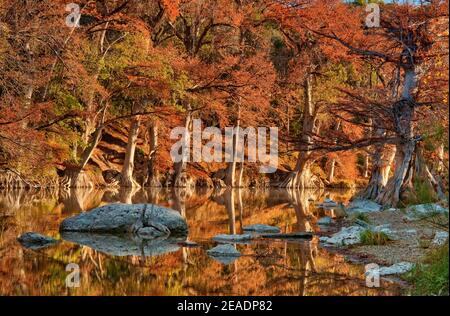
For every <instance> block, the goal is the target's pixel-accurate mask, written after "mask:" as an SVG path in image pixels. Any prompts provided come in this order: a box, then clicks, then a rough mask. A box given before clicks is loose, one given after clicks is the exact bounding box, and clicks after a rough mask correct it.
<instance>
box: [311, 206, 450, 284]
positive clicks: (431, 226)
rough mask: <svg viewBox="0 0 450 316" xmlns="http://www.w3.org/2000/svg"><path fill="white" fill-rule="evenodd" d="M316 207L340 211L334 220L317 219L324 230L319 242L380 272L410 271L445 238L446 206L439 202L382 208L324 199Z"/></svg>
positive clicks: (445, 239) (446, 232)
mask: <svg viewBox="0 0 450 316" xmlns="http://www.w3.org/2000/svg"><path fill="white" fill-rule="evenodd" d="M319 207H322V208H324V209H333V210H335V209H336V210H339V214H341V217H340V218H336V219H335V220H333V219H331V218H329V219H327V220H324V219H321V220H320V221H319V226H320V227H322V228H323V231H326V232H325V233H323V236H322V237H321V238H320V242H321V244H322V245H323V246H324V247H327V248H331V249H333V250H335V251H338V252H341V253H343V254H344V255H345V256H347V257H348V258H351V259H353V260H358V261H359V262H361V263H364V264H372V263H374V264H377V265H379V266H380V267H381V268H380V275H397V276H399V275H402V274H404V273H406V272H408V271H410V270H412V269H413V268H414V266H416V265H418V264H420V263H422V261H423V259H424V257H425V256H426V255H427V254H428V253H429V252H430V251H432V250H433V249H436V248H438V247H440V246H443V245H444V244H445V243H446V242H447V240H448V208H445V207H443V206H442V205H438V204H424V205H415V206H410V207H408V208H406V209H396V208H390V209H383V207H382V206H381V205H378V204H376V203H374V202H371V201H365V200H356V201H353V202H352V203H350V204H349V205H347V206H343V205H338V204H337V203H334V202H333V201H330V200H328V201H325V202H324V203H322V204H321V205H319ZM381 272H383V273H381Z"/></svg>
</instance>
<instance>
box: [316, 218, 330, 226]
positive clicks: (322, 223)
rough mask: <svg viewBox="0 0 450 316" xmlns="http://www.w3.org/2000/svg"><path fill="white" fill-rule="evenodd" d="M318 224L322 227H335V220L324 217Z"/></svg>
mask: <svg viewBox="0 0 450 316" xmlns="http://www.w3.org/2000/svg"><path fill="white" fill-rule="evenodd" d="M317 224H318V225H322V226H330V225H333V219H332V218H331V217H329V216H326V217H322V218H321V219H319V220H318V221H317Z"/></svg>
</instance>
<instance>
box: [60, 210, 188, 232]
mask: <svg viewBox="0 0 450 316" xmlns="http://www.w3.org/2000/svg"><path fill="white" fill-rule="evenodd" d="M144 209H145V212H144ZM145 227H153V228H154V229H156V230H160V231H161V230H165V229H168V231H169V232H170V235H172V236H187V234H188V226H187V223H186V220H185V219H184V218H183V217H182V216H181V215H180V213H178V212H176V211H174V210H171V209H168V208H165V207H161V206H157V205H151V204H110V205H107V206H103V207H99V208H96V209H94V210H92V211H90V212H87V213H82V214H80V215H78V216H75V217H72V218H68V219H65V220H64V221H63V222H62V223H61V226H60V231H61V232H86V233H107V234H123V233H130V232H139V231H140V230H142V229H143V228H145ZM149 232H150V230H143V231H142V233H143V234H144V233H149ZM152 233H154V230H152Z"/></svg>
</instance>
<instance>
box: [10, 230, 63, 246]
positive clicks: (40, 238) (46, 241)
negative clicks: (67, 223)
mask: <svg viewBox="0 0 450 316" xmlns="http://www.w3.org/2000/svg"><path fill="white" fill-rule="evenodd" d="M17 240H18V241H19V242H20V244H21V245H22V246H23V247H25V248H28V249H32V250H39V249H42V248H46V247H50V246H53V245H56V244H57V243H58V242H59V241H58V240H56V239H54V238H51V237H47V236H44V235H41V234H37V233H25V234H23V235H22V236H20V237H19V238H18V239H17Z"/></svg>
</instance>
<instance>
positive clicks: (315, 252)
mask: <svg viewBox="0 0 450 316" xmlns="http://www.w3.org/2000/svg"><path fill="white" fill-rule="evenodd" d="M351 195H352V192H345V191H333V192H324V191H308V190H305V191H292V192H288V191H285V190H257V189H248V190H222V191H214V190H198V191H187V190H180V189H174V190H163V189H149V190H135V189H134V190H133V189H120V190H119V189H117V190H98V189H90V190H70V191H61V192H53V191H45V190H41V191H36V192H30V191H8V192H6V191H0V294H1V295H392V294H398V291H399V288H398V286H397V285H395V284H391V283H389V282H387V281H386V282H383V283H382V287H381V288H378V289H369V288H367V287H366V286H365V280H364V267H362V266H359V265H354V264H350V263H347V262H345V260H344V258H343V257H342V256H340V255H338V254H334V253H330V252H328V251H327V250H326V249H323V248H321V247H320V246H319V244H318V240H317V238H314V239H313V240H310V241H279V240H258V241H255V242H251V243H246V244H235V245H234V247H236V249H237V250H239V251H240V252H241V253H242V254H243V255H242V256H241V257H239V258H236V259H235V260H230V261H229V262H227V264H224V263H223V262H220V261H217V260H215V259H214V258H211V257H209V256H208V255H207V253H206V250H208V249H210V248H212V247H214V246H215V245H216V243H215V242H213V241H212V237H214V236H215V235H218V234H224V233H230V234H240V233H242V231H243V227H244V226H246V225H251V224H268V225H274V226H278V227H280V228H281V229H282V231H283V232H285V233H290V232H297V231H300V232H303V231H314V232H319V228H318V227H317V225H316V224H315V223H316V221H317V219H319V218H320V217H322V216H325V215H327V216H333V214H329V213H324V211H322V210H319V209H317V208H316V207H315V206H314V205H315V203H316V202H317V201H321V200H323V199H324V198H325V197H330V198H332V199H334V200H335V201H342V202H345V201H347V200H348V199H349V198H350V197H351ZM117 202H121V203H135V204H136V203H153V204H158V205H162V206H166V207H170V208H173V209H175V210H177V211H178V212H180V213H181V214H182V215H183V216H184V217H185V218H186V219H187V222H188V225H189V236H188V240H189V241H193V242H196V243H197V245H198V246H196V247H193V246H192V245H191V244H187V243H180V241H179V240H170V239H169V240H165V239H157V240H142V239H136V238H132V237H127V236H108V235H93V234H73V233H72V234H67V233H65V234H62V235H60V234H59V230H58V227H59V223H60V222H61V221H62V220H63V219H64V218H67V217H69V216H73V215H75V214H78V213H81V212H86V211H89V210H90V209H92V208H95V207H98V206H101V205H106V204H110V203H117ZM28 231H34V232H38V233H42V234H45V235H48V236H52V237H55V238H57V239H62V240H63V241H62V242H61V243H59V244H58V245H57V246H55V247H51V248H47V249H43V250H39V251H32V250H28V249H24V248H22V247H21V246H20V244H19V243H18V242H17V237H18V236H19V235H21V234H22V233H24V232H28ZM69 263H75V264H77V265H79V267H80V280H81V284H80V287H78V288H67V287H66V285H65V280H66V277H67V275H68V272H66V266H67V265H68V264H69Z"/></svg>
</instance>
